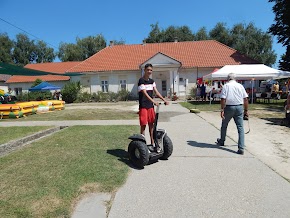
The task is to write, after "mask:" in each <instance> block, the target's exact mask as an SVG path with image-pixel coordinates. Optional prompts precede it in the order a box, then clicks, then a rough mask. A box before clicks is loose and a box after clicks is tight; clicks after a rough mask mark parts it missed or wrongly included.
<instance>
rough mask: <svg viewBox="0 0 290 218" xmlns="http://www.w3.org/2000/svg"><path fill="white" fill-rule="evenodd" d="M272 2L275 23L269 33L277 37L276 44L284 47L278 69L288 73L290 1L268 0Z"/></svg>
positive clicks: (289, 66)
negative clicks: (284, 51) (284, 50)
mask: <svg viewBox="0 0 290 218" xmlns="http://www.w3.org/2000/svg"><path fill="white" fill-rule="evenodd" d="M269 2H274V3H275V5H274V6H273V8H272V10H273V12H274V14H275V23H274V24H272V25H271V27H270V28H269V32H270V33H271V34H273V35H274V36H277V38H278V43H281V44H282V45H283V46H285V47H286V53H285V54H284V55H282V56H281V59H280V61H279V67H280V68H281V69H283V70H288V71H290V57H289V54H290V1H289V0H269Z"/></svg>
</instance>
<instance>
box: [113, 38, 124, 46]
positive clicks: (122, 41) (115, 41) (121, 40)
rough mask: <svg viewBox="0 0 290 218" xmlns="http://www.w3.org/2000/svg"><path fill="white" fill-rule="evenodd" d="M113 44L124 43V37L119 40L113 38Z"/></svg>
mask: <svg viewBox="0 0 290 218" xmlns="http://www.w3.org/2000/svg"><path fill="white" fill-rule="evenodd" d="M113 42H114V45H125V43H126V42H125V40H124V39H122V38H121V39H120V40H113Z"/></svg>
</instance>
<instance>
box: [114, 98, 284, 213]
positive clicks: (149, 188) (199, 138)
mask: <svg viewBox="0 0 290 218" xmlns="http://www.w3.org/2000/svg"><path fill="white" fill-rule="evenodd" d="M162 109H163V110H174V111H180V112H184V114H182V115H179V116H176V117H172V118H171V121H170V122H160V123H159V127H160V128H165V129H166V130H167V132H168V135H169V137H170V138H171V139H172V141H173V144H174V152H173V155H172V156H171V157H170V158H169V160H167V161H159V162H157V163H154V164H151V165H149V166H146V167H145V169H143V170H136V169H132V172H131V174H130V176H129V178H128V180H127V182H126V184H125V185H124V186H123V187H122V188H121V189H120V190H119V191H118V192H117V194H116V196H115V199H114V200H113V205H112V208H111V210H110V213H109V218H119V217H290V207H289V205H290V183H289V182H288V181H286V180H285V179H283V178H282V177H281V176H280V175H278V174H277V173H275V172H274V171H273V170H271V169H270V168H269V167H267V166H266V165H265V164H263V163H262V162H261V161H260V160H259V159H257V158H255V157H254V156H253V155H251V154H250V153H249V152H247V151H246V153H245V155H244V156H240V155H238V154H236V150H237V146H236V144H237V143H236V142H234V141H233V140H231V139H227V143H226V145H227V146H226V147H217V146H216V145H215V144H214V142H215V141H216V138H217V137H218V136H219V130H218V129H217V128H215V127H214V126H213V125H211V124H210V123H209V122H207V121H205V120H204V119H203V118H201V117H200V116H198V115H196V114H191V113H188V110H186V109H184V108H182V107H181V106H180V105H177V104H171V105H170V106H168V107H163V108H162ZM160 117H162V111H161V114H160ZM255 143H259V141H256V142H255Z"/></svg>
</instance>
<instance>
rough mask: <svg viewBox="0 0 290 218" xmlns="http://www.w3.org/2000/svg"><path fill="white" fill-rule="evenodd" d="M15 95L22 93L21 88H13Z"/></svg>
mask: <svg viewBox="0 0 290 218" xmlns="http://www.w3.org/2000/svg"><path fill="white" fill-rule="evenodd" d="M14 92H15V95H20V94H22V88H14Z"/></svg>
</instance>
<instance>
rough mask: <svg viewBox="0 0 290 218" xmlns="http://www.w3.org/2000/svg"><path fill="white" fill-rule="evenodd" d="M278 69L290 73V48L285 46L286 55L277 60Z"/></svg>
mask: <svg viewBox="0 0 290 218" xmlns="http://www.w3.org/2000/svg"><path fill="white" fill-rule="evenodd" d="M279 69H280V70H285V71H290V46H287V49H286V53H285V54H283V55H282V56H281V59H280V60H279Z"/></svg>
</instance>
